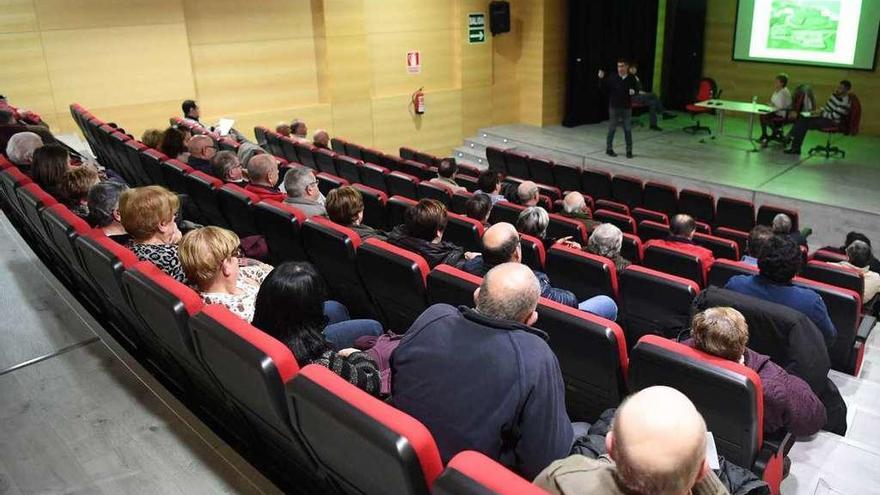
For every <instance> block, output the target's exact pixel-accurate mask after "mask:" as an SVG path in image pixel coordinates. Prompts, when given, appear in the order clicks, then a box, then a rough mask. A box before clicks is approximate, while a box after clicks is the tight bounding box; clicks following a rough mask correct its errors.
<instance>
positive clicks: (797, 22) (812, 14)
mask: <svg viewBox="0 0 880 495" xmlns="http://www.w3.org/2000/svg"><path fill="white" fill-rule="evenodd" d="M839 20H840V0H773V2H772V7H771V13H770V29H769V30H768V34H767V48H776V49H783V50H807V51H811V52H826V53H834V50H835V46H836V43H837V27H838V23H839Z"/></svg>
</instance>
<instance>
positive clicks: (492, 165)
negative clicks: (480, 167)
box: [486, 146, 508, 176]
mask: <svg viewBox="0 0 880 495" xmlns="http://www.w3.org/2000/svg"><path fill="white" fill-rule="evenodd" d="M486 161H487V162H489V170H491V171H493V172H498V173H499V174H501V175H505V176H506V175H508V172H507V162H506V157H505V156H504V150H502V149H500V148H496V147H494V146H487V147H486Z"/></svg>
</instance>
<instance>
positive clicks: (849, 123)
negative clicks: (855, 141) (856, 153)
mask: <svg viewBox="0 0 880 495" xmlns="http://www.w3.org/2000/svg"><path fill="white" fill-rule="evenodd" d="M849 102H850V107H849V114H847V115H846V117H844V118H843V119H842V120H841V121H840V123H839V124H832V125H830V126H828V127H823V128H821V129H819V130H820V131H821V132H824V133H825V134H827V135H828V136H827V139H826V141H825V145H824V146H823V145H821V144H820V145H818V146H814V147H812V148H810V151H809V154H810V155H813V154H814V153H819V154H824V155H825V158H830V157H831V155H834V156H837V155H840V157H841V158H846V151H844V150H842V149H840V148H838V147H837V146H832V145H831V136H832V134H843V135H845V136H855V135H856V134H858V133H859V125H860V124H861V121H862V103H861V102H860V101H859V97H858V96H856V95H855V94H853V93H850V94H849Z"/></svg>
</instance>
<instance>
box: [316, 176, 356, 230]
mask: <svg viewBox="0 0 880 495" xmlns="http://www.w3.org/2000/svg"><path fill="white" fill-rule="evenodd" d="M324 208H326V209H327V216H328V217H329V218H330V220H333V221H334V222H336V223H338V224H339V225H344V226H346V227H347V226H349V225H360V223H361V221H363V219H364V198H363V197H362V196H361V193H360V191H358V190H357V189H355V188H354V187H352V186H342V187H337V188H336V189H333V190H332V191H330V192H329V193H327V200H326V201H324Z"/></svg>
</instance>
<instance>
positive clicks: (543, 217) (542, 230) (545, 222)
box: [516, 206, 581, 250]
mask: <svg viewBox="0 0 880 495" xmlns="http://www.w3.org/2000/svg"><path fill="white" fill-rule="evenodd" d="M549 226H550V214H549V213H547V210H545V209H544V208H542V207H540V206H530V207H528V208H526V209H525V210H523V211H521V212H519V217H518V218H517V219H516V230H518V231H519V232H521V233H523V234H526V235H530V236H532V237H537V238H538V239H541V241H542V242H543V243H544V249H548V250H549V249H550V248H551V247H553V245H554V244H562V245H565V246H568V247H572V248H575V249H580V248H581V245H580V244H578V243H577V242H575V241H572V240H571V236H568V237H563V238H561V239H554V238H552V237H547V227H549Z"/></svg>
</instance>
